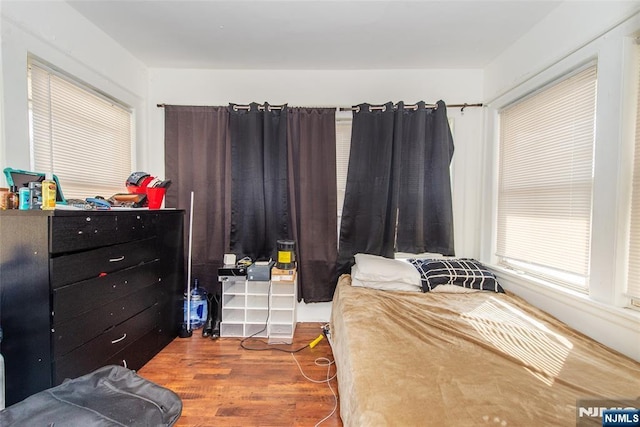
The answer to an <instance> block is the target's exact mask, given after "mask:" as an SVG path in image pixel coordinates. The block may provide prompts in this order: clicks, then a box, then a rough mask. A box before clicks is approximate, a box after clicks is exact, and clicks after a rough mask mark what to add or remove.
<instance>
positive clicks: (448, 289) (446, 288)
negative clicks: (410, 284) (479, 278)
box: [430, 285, 482, 294]
mask: <svg viewBox="0 0 640 427" xmlns="http://www.w3.org/2000/svg"><path fill="white" fill-rule="evenodd" d="M430 292H431V293H439V292H440V293H448V294H472V293H474V292H482V290H481V289H473V288H465V287H463V286H458V285H438V286H435V287H434V288H433V289H431V291H430Z"/></svg>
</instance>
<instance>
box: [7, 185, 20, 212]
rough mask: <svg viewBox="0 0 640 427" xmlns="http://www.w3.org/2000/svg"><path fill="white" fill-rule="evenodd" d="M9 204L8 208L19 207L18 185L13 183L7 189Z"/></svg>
mask: <svg viewBox="0 0 640 427" xmlns="http://www.w3.org/2000/svg"><path fill="white" fill-rule="evenodd" d="M9 205H10V206H11V207H10V208H9V209H18V208H19V207H20V196H19V195H18V187H17V186H15V185H12V186H11V189H10V190H9Z"/></svg>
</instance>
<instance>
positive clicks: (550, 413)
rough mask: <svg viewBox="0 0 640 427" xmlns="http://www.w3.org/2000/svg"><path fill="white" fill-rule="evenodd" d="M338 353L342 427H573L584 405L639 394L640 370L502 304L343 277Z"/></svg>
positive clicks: (488, 295) (334, 328)
mask: <svg viewBox="0 0 640 427" xmlns="http://www.w3.org/2000/svg"><path fill="white" fill-rule="evenodd" d="M331 344H332V348H333V354H334V358H335V362H336V367H337V375H338V386H339V394H340V415H341V418H342V420H343V423H344V425H345V426H383V425H394V426H395V425H397V426H417V425H421V426H423V425H437V426H449V425H450V426H478V425H496V426H498V425H499V426H531V425H544V426H553V425H562V426H569V425H576V422H577V420H578V417H579V415H578V414H579V411H577V409H576V408H577V407H578V406H581V405H582V404H583V403H579V402H584V401H587V402H590V401H591V400H590V399H618V398H624V399H637V398H638V396H639V395H640V363H638V362H636V361H634V360H632V359H630V358H627V357H625V356H623V355H621V354H619V353H617V352H615V351H613V350H611V349H609V348H607V347H605V346H603V345H601V344H599V343H597V342H595V341H594V340H592V339H590V338H588V337H586V336H584V335H582V334H580V333H578V332H577V331H575V330H573V329H571V328H569V327H568V326H567V325H565V324H563V323H562V322H560V321H558V320H557V319H555V318H553V317H552V316H550V315H548V314H546V313H544V312H542V311H541V310H538V309H536V308H535V307H533V306H531V305H530V304H528V303H526V302H525V301H524V300H522V299H520V298H518V297H516V296H514V295H509V294H503V293H494V292H485V291H483V292H475V293H433V292H430V293H422V292H403V291H385V290H376V289H370V288H365V287H356V286H351V277H350V276H349V275H343V276H342V277H341V278H340V280H339V282H338V285H337V288H336V292H335V294H334V299H333V309H332V314H331ZM580 417H582V414H580ZM579 421H580V422H581V423H579V424H578V425H589V424H582V422H586V421H589V418H588V417H586V415H585V418H584V419H582V418H581V419H580V420H579ZM592 421H593V420H592ZM594 425H601V424H599V423H598V424H594Z"/></svg>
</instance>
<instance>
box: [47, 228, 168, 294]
mask: <svg viewBox="0 0 640 427" xmlns="http://www.w3.org/2000/svg"><path fill="white" fill-rule="evenodd" d="M156 243H157V241H156V239H155V238H150V239H145V240H137V241H133V242H129V243H122V244H119V245H115V246H108V247H106V248H100V249H94V250H91V251H86V252H79V253H75V254H69V255H61V256H58V257H54V258H52V259H51V287H52V288H54V289H55V288H58V287H60V286H63V285H67V284H70V283H75V282H79V281H81V280H86V279H92V278H95V277H99V276H100V275H103V274H105V273H106V274H108V273H113V272H115V271H118V270H123V269H125V268H127V267H131V266H134V265H138V264H140V263H142V262H149V261H153V260H155V259H159V258H160V250H159V249H158V245H157V244H156Z"/></svg>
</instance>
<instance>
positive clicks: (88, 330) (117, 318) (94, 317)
mask: <svg viewBox="0 0 640 427" xmlns="http://www.w3.org/2000/svg"><path fill="white" fill-rule="evenodd" d="M156 289H157V285H152V286H149V287H146V288H143V289H141V290H139V291H138V292H135V293H133V294H131V295H128V296H126V297H124V298H120V299H118V300H116V301H113V302H111V303H109V304H106V305H104V306H102V307H100V308H98V309H96V310H92V311H89V312H86V313H83V314H82V315H80V316H77V317H74V318H73V319H70V320H68V321H66V322H62V323H60V324H58V325H56V326H55V327H54V328H52V336H53V338H52V342H53V356H54V359H57V358H59V357H61V356H63V355H65V354H67V353H69V352H70V351H71V350H74V349H76V348H78V347H80V346H81V345H83V344H84V343H86V342H88V341H91V340H92V339H93V338H95V337H97V336H98V335H100V334H102V333H103V332H104V331H106V330H108V329H109V328H111V327H112V326H115V325H117V324H119V323H122V322H124V321H125V320H127V319H129V318H130V317H133V316H135V315H136V314H138V313H140V312H142V311H144V310H146V309H147V308H149V307H151V306H153V305H154V304H156V303H157V300H158V292H157V290H156Z"/></svg>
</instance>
